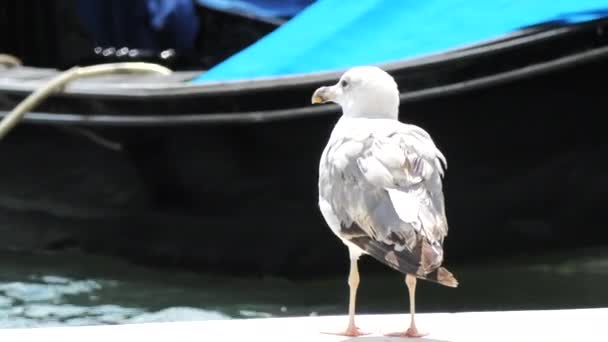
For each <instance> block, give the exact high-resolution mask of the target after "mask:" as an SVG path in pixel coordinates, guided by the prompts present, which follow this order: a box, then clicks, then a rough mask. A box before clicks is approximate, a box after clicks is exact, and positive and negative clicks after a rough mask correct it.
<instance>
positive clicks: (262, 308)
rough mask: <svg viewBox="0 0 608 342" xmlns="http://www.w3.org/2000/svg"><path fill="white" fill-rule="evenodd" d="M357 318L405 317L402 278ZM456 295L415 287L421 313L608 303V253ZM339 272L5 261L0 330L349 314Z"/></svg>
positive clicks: (537, 261) (487, 281) (463, 280)
mask: <svg viewBox="0 0 608 342" xmlns="http://www.w3.org/2000/svg"><path fill="white" fill-rule="evenodd" d="M372 262H375V261H373V260H371V259H369V260H365V261H363V262H361V266H360V272H361V286H360V291H359V297H358V298H359V299H358V311H359V312H361V313H400V312H402V313H406V312H407V308H408V306H407V305H408V301H407V290H406V287H405V285H404V283H403V278H402V276H400V275H399V274H397V273H396V272H394V271H392V270H390V269H388V268H387V269H386V272H380V273H378V272H375V273H373V274H366V268H369V267H366V266H370V265H369V264H370V263H372ZM450 269H451V271H452V272H453V273H455V274H456V275H457V277H458V279H459V281H460V287H459V288H456V289H452V288H446V287H442V286H439V285H435V284H432V283H428V282H419V283H418V284H419V287H418V291H417V306H418V311H419V312H458V311H483V310H520V309H557V308H584V307H606V306H608V291H607V289H608V247H606V248H593V249H582V250H573V251H561V252H555V253H550V254H545V255H542V256H539V255H529V256H525V255H519V256H513V257H509V258H504V259H494V260H483V262H470V263H463V264H454V265H450ZM347 300H348V290H347V285H346V269H345V273H344V274H343V275H336V276H332V277H323V278H318V277H317V278H302V279H299V280H288V279H281V278H273V277H267V278H259V277H256V278H243V277H230V276H214V275H205V274H198V273H194V272H187V271H176V270H166V269H155V268H151V267H144V266H140V265H134V264H131V263H128V262H126V261H124V260H120V259H114V258H107V257H98V256H81V255H76V254H36V255H32V254H21V253H2V254H0V328H17V327H43V326H61V325H91V324H122V323H134V322H137V323H139V322H159V321H185V320H211V319H232V318H252V317H281V316H300V315H305V316H306V315H327V314H344V313H345V312H346V306H347Z"/></svg>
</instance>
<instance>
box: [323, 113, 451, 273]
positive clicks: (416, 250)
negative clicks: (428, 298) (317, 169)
mask: <svg viewBox="0 0 608 342" xmlns="http://www.w3.org/2000/svg"><path fill="white" fill-rule="evenodd" d="M393 127H394V125H393ZM326 162H327V163H328V164H327V165H326V168H327V169H328V170H329V177H328V184H325V188H326V191H325V192H326V193H325V196H324V198H325V199H326V200H328V201H329V202H330V204H331V206H332V208H333V210H334V212H335V214H336V216H337V217H338V218H339V220H340V223H341V228H340V232H339V234H340V236H341V237H342V238H343V239H346V240H348V241H350V242H352V243H354V244H356V245H357V246H359V247H360V248H362V249H363V250H364V251H366V252H367V253H368V254H370V255H372V256H373V257H374V258H376V259H378V260H380V261H382V262H384V263H385V264H387V265H389V266H391V267H393V268H395V269H397V270H399V271H402V272H404V273H415V274H417V275H419V276H421V277H429V274H430V273H431V272H433V271H436V270H437V269H438V267H439V266H440V265H441V263H442V261H443V249H442V244H443V240H444V237H445V236H446V235H447V231H448V225H447V219H446V216H445V208H444V198H443V192H442V177H443V174H444V168H445V167H447V164H446V160H445V157H444V156H443V154H442V153H441V151H439V149H437V147H436V146H435V144H434V143H433V141H432V139H431V137H430V136H429V134H428V133H427V132H426V131H424V130H423V129H421V128H419V127H416V126H413V125H404V124H401V123H399V124H398V128H397V129H392V130H389V131H385V132H374V133H372V134H370V135H367V136H364V137H347V138H342V139H338V140H336V141H335V142H334V143H333V145H332V146H330V147H329V150H328V154H327V157H326ZM330 183H331V184H330ZM322 195H323V194H322ZM446 272H447V271H446ZM435 273H436V272H435ZM436 275H437V274H435V276H436ZM431 280H432V279H431Z"/></svg>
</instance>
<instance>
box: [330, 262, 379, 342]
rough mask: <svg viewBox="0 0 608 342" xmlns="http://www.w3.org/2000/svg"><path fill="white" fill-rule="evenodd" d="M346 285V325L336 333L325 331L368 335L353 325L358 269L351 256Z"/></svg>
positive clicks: (350, 334)
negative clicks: (347, 289)
mask: <svg viewBox="0 0 608 342" xmlns="http://www.w3.org/2000/svg"><path fill="white" fill-rule="evenodd" d="M348 286H349V288H350V296H349V301H348V326H347V327H346V330H345V331H343V332H338V333H325V334H332V335H341V336H351V337H357V336H362V335H369V333H364V332H361V330H359V328H357V326H356V325H355V304H356V302H357V288H358V287H359V269H358V267H357V258H356V257H353V256H351V259H350V273H349V275H348Z"/></svg>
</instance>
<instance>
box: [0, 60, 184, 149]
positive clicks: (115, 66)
mask: <svg viewBox="0 0 608 342" xmlns="http://www.w3.org/2000/svg"><path fill="white" fill-rule="evenodd" d="M137 72H152V73H158V74H161V75H170V74H171V73H172V71H171V70H170V69H167V68H165V67H163V66H161V65H158V64H152V63H143V62H127V63H110V64H98V65H92V66H86V67H73V68H71V69H69V70H67V71H65V72H63V73H61V74H59V75H57V76H56V77H54V78H53V79H52V80H50V81H49V82H48V83H46V84H45V85H43V86H42V87H40V88H38V89H36V91H34V92H33V93H31V94H30V95H29V96H28V97H26V98H25V99H23V101H21V102H20V103H19V104H18V105H17V107H15V108H14V109H13V110H12V111H11V112H10V113H8V114H7V115H6V116H5V117H4V118H3V119H2V121H0V139H2V138H4V137H5V136H6V135H7V134H8V132H10V131H11V130H12V129H13V128H14V127H15V126H16V125H17V124H18V123H19V122H20V121H21V119H23V117H24V116H25V113H27V112H29V111H30V110H32V109H33V108H34V107H36V106H37V105H39V104H40V103H41V102H42V101H43V100H45V99H46V98H47V97H49V96H50V95H51V94H53V93H56V92H59V91H61V90H63V89H64V87H65V86H66V85H67V84H68V83H70V82H72V81H75V80H77V79H80V78H84V77H92V76H99V75H108V74H119V73H137Z"/></svg>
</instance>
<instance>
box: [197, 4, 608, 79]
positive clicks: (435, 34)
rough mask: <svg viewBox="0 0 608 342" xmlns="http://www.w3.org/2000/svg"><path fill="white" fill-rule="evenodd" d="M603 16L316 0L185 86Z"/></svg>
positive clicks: (520, 7)
mask: <svg viewBox="0 0 608 342" xmlns="http://www.w3.org/2000/svg"><path fill="white" fill-rule="evenodd" d="M602 16H608V0H493V1H488V0H423V1H421V0H356V1H354V0H353V1H345V0H318V1H317V2H315V3H314V4H312V5H310V6H308V7H307V8H306V9H304V10H303V11H302V12H300V13H299V14H298V15H297V16H295V17H294V18H293V19H291V20H290V21H288V22H287V23H285V24H284V25H282V26H281V27H279V28H278V29H277V30H275V31H273V32H271V33H270V34H269V35H267V36H266V37H264V38H262V39H261V40H259V41H257V42H256V43H254V44H253V45H251V46H249V47H248V48H246V49H244V50H242V51H241V52H239V53H237V54H235V55H234V56H232V57H230V58H228V59H227V60H225V61H224V62H222V63H220V64H218V65H217V66H215V67H214V68H212V69H211V70H209V71H208V72H206V73H204V74H202V75H201V76H199V77H197V78H195V79H194V80H193V82H205V81H225V80H237V79H252V78H259V77H273V76H282V75H290V74H300V73H309V72H317V71H328V70H336V69H344V68H348V67H351V66H355V65H362V64H377V63H384V62H390V61H396V60H401V59H404V58H411V57H417V56H422V55H427V54H432V53H437V52H440V51H445V50H449V49H454V48H458V47H461V46H465V45H469V44H474V43H478V42H482V41H484V40H488V39H494V38H497V37H500V36H503V35H506V34H509V33H511V32H513V31H515V30H518V29H521V28H523V27H526V26H531V25H536V24H539V23H543V22H547V21H556V22H563V23H575V22H581V21H587V20H591V19H595V18H598V17H602Z"/></svg>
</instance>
